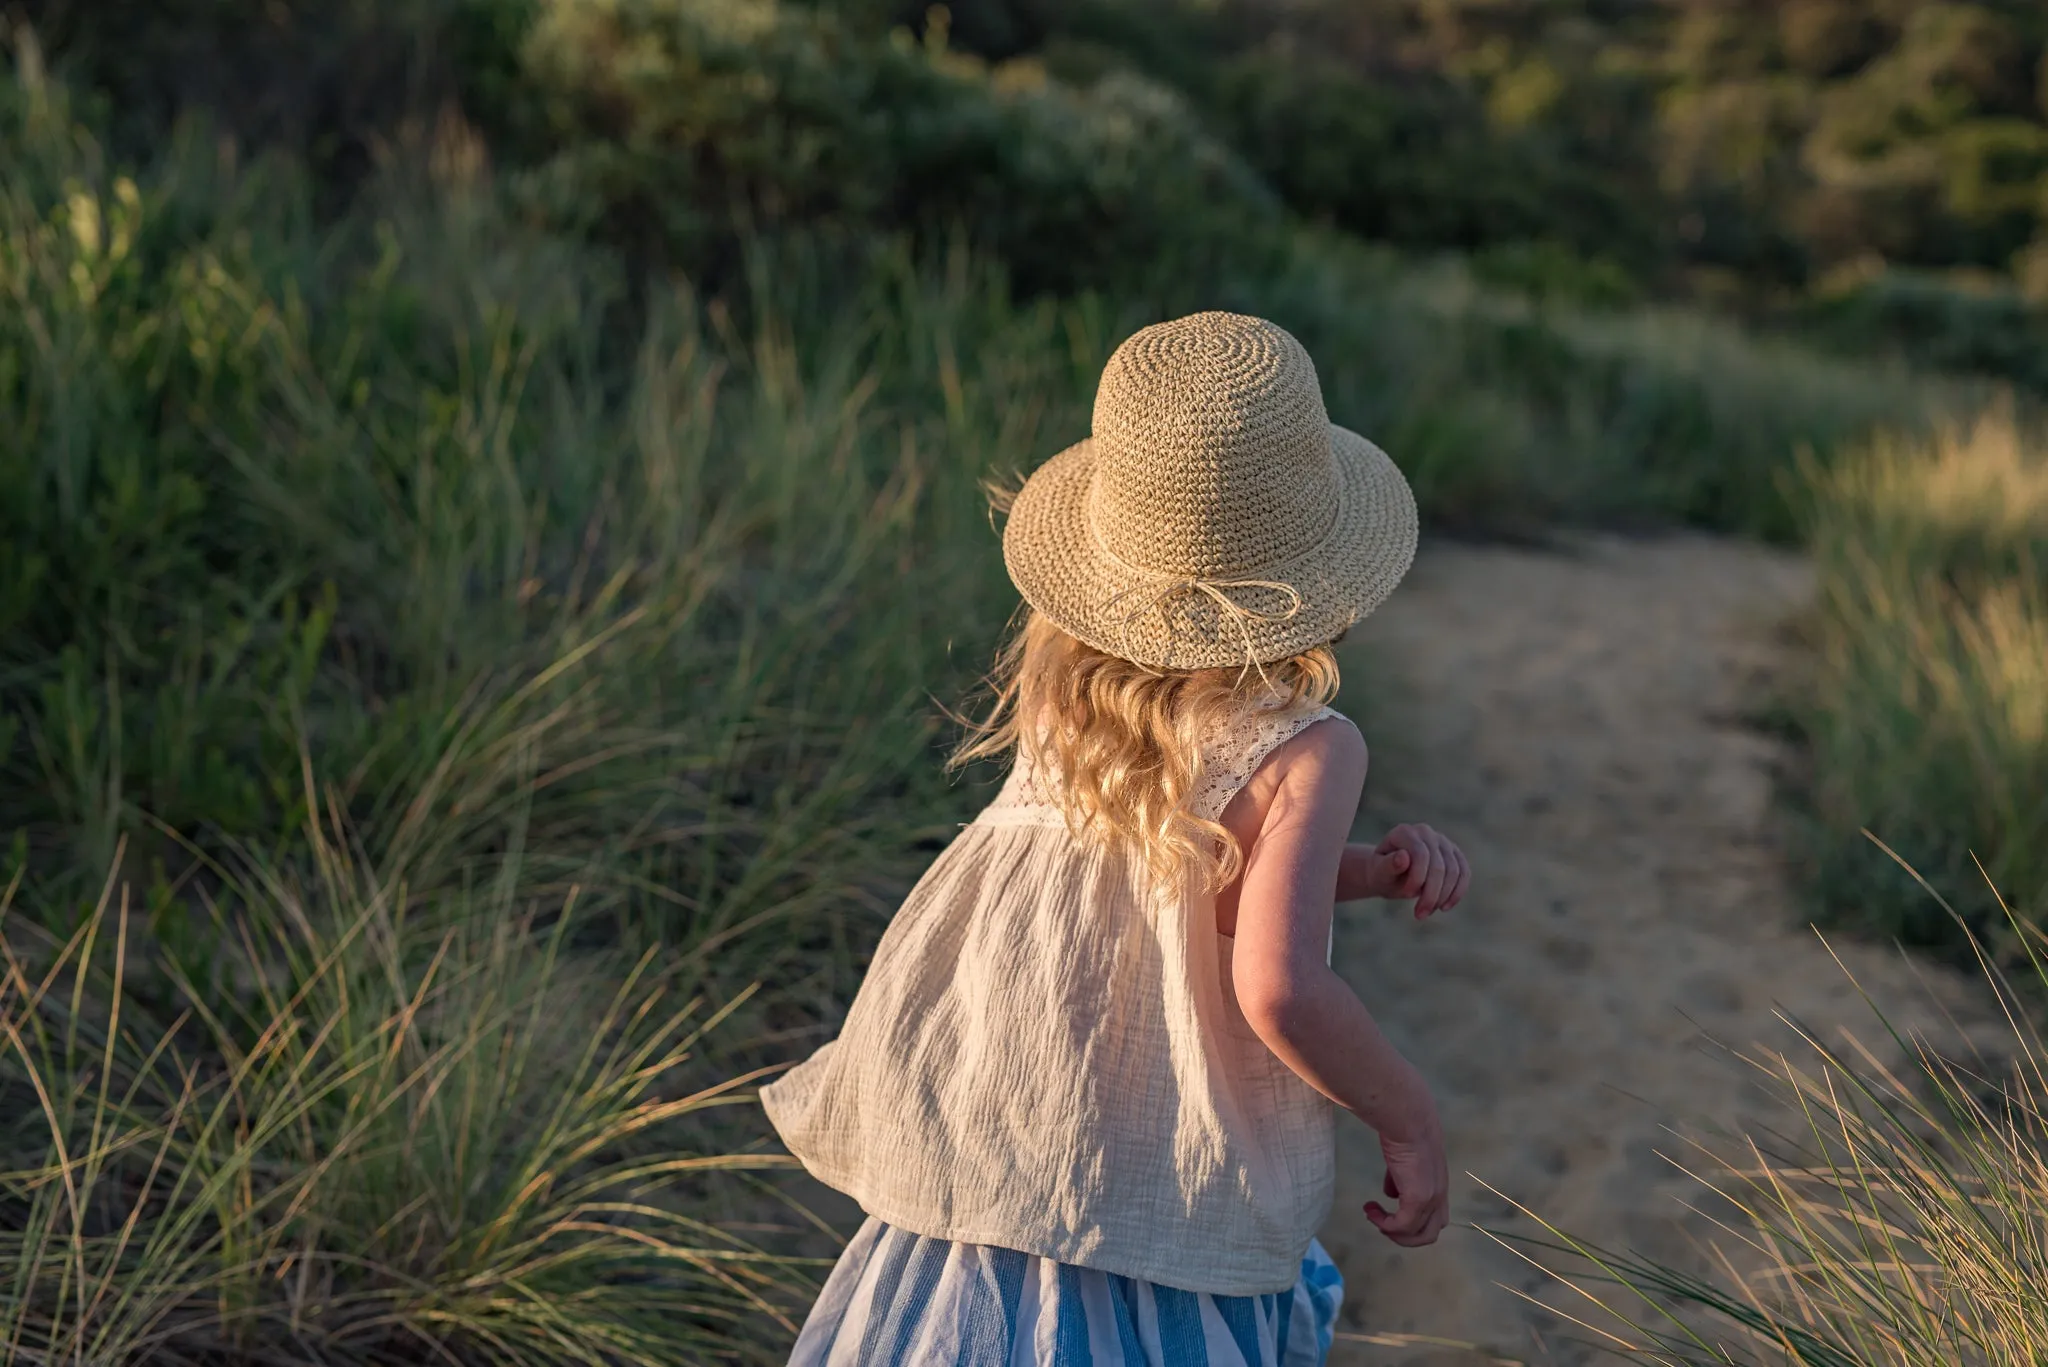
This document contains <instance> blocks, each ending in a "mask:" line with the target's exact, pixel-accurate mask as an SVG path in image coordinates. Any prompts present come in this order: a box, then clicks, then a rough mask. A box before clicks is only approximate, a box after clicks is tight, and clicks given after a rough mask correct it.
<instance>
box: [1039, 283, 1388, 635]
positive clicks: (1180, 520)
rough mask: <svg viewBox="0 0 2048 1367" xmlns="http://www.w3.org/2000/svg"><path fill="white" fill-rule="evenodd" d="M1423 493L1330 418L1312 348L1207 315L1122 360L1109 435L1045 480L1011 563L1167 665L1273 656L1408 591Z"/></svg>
mask: <svg viewBox="0 0 2048 1367" xmlns="http://www.w3.org/2000/svg"><path fill="white" fill-rule="evenodd" d="M1415 536H1416V522H1415V499H1414V496H1413V495H1412V494H1411V493H1410V492H1409V489H1408V482H1407V481H1406V480H1405V479H1403V478H1402V477H1401V472H1400V471H1399V470H1398V469H1396V468H1395V466H1394V463H1393V461H1391V460H1389V459H1388V458H1387V454H1386V452H1384V451H1382V450H1380V449H1379V447H1377V446H1374V445H1373V444H1372V443H1371V442H1369V441H1367V440H1366V439H1365V438H1364V437H1361V436H1359V435H1358V434H1357V433H1355V432H1350V431H1346V430H1345V429H1344V428H1341V427H1337V426H1335V425H1333V424H1332V423H1331V422H1330V419H1329V416H1328V414H1327V413H1325V412H1324V410H1323V395H1322V389H1321V387H1320V386H1319V385H1318V384H1317V383H1316V370H1315V366H1314V364H1313V363H1312V362H1311V361H1310V360H1309V358H1308V353H1307V352H1306V351H1304V350H1302V347H1301V343H1299V342H1297V341H1295V340H1294V338H1293V337H1291V336H1290V335H1288V334H1287V333H1286V332H1285V331H1283V330H1282V329H1280V328H1278V327H1275V326H1274V325H1273V324H1271V323H1269V322H1266V321H1265V320H1264V319H1262V318H1248V317H1245V316H1243V315H1241V314H1235V313H1197V314H1192V315H1190V316H1188V317H1186V318H1179V319H1175V320H1174V321H1172V322H1168V323H1158V324H1155V325H1153V326H1151V327H1148V328H1144V329H1142V330H1140V331H1139V332H1137V333H1135V334H1134V335H1132V336H1131V338H1130V339H1129V340H1127V341H1126V342H1125V343H1124V344H1123V345H1122V346H1120V347H1118V348H1117V349H1116V352H1115V354H1114V355H1112V356H1111V357H1110V358H1109V364H1108V365H1107V366H1106V367H1104V369H1103V372H1102V381H1101V384H1100V385H1099V386H1098V387H1097V389H1096V391H1095V422H1094V429H1093V435H1092V436H1091V437H1089V438H1087V439H1085V440H1083V441H1079V442H1076V443H1075V444H1074V445H1072V446H1070V447H1068V448H1067V449H1066V450H1064V451H1062V452H1060V453H1059V454H1058V455H1056V456H1054V457H1053V458H1052V459H1050V460H1048V461H1047V462H1046V463H1045V464H1044V465H1042V466H1040V467H1039V468H1038V470H1037V471H1035V472H1034V473H1033V474H1032V476H1031V478H1030V479H1029V480H1027V481H1026V482H1025V485H1024V487H1023V489H1022V490H1020V491H1019V492H1018V494H1017V498H1016V501H1015V503H1013V504H1012V505H1011V508H1010V516H1009V521H1008V522H1007V523H1006V524H1005V526H1004V528H1003V561H1004V563H1005V564H1006V565H1007V566H1008V568H1009V571H1010V578H1011V580H1012V581H1014V582H1015V583H1016V585H1017V589H1018V591H1019V592H1020V593H1022V594H1023V595H1024V598H1025V600H1026V601H1027V602H1029V603H1030V604H1031V606H1032V607H1034V608H1036V609H1037V610H1038V611H1039V612H1041V613H1044V614H1045V615H1046V616H1047V617H1048V618H1050V619H1051V620H1052V621H1053V622H1054V623H1055V624H1056V625H1058V626H1059V627H1061V628H1062V629H1064V630H1065V631H1067V632H1068V633H1070V634H1071V635H1074V636H1076V637H1079V638H1080V639H1081V640H1082V641H1085V642H1086V643H1088V644H1089V645H1092V646H1094V647H1095V648H1096V649H1098V650H1104V651H1108V652H1109V653H1110V654H1112V655H1116V656H1118V657H1120V658H1123V659H1126V660H1131V661H1134V662H1136V663H1138V664H1143V665H1149V666H1153V667H1156V668H1162V669H1207V668H1214V667H1217V666H1223V665H1245V664H1250V665H1260V664H1265V663H1268V662H1271V661H1274V660H1279V659H1284V658H1286V657H1287V656H1289V655H1293V654H1296V653H1298V652H1300V651H1303V650H1307V649H1309V648H1310V647H1312V646H1316V645H1320V644H1322V643H1324V642H1326V641H1329V640H1331V639H1332V638H1334V637H1336V636H1337V635H1338V634H1340V633H1341V632H1342V631H1343V630H1344V629H1345V628H1346V627H1348V626H1350V625H1351V624H1352V623H1354V622H1356V621H1358V620H1359V619H1360V618H1361V617H1364V616H1365V615H1366V614H1367V613H1369V612H1371V611H1372V610H1373V609H1374V608H1376V607H1378V606H1379V605H1380V603H1381V602H1382V601H1383V600H1385V598H1386V596H1387V595H1388V594H1389V593H1391V592H1393V589H1394V586H1395V585H1396V584H1397V583H1399V582H1400V580H1401V576H1402V575H1404V574H1406V573H1407V572H1408V566H1409V564H1410V563H1411V562H1412V561H1413V560H1414V558H1415Z"/></svg>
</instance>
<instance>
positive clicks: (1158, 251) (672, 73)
mask: <svg viewBox="0 0 2048 1367" xmlns="http://www.w3.org/2000/svg"><path fill="white" fill-rule="evenodd" d="M521 51H522V54H523V65H522V75H523V77H524V81H523V83H522V85H521V86H520V87H519V89H518V90H517V92H516V95H514V96H510V97H508V98H507V99H506V101H504V103H503V105H502V106H501V107H498V108H490V109H485V110H484V111H482V117H483V118H484V120H485V122H486V123H487V124H488V125H490V126H492V127H493V128H501V129H503V130H505V131H506V132H507V133H509V134H510V135H511V138H512V143H513V145H514V146H517V147H520V148H523V149H526V150H525V152H524V154H523V158H524V160H526V161H527V162H528V164H529V166H530V171H529V173H528V174H527V175H526V176H524V177H522V179H521V182H520V183H521V184H523V185H525V186H526V187H528V189H529V190H530V194H529V201H530V202H532V203H534V204H536V205H539V206H541V207H542V208H543V211H544V212H546V213H547V214H549V215H550V216H551V217H553V218H555V219H557V220H558V221H560V220H567V221H574V222H585V221H592V222H602V223H603V224H604V225H605V227H606V229H607V231H611V232H619V231H623V232H625V233H627V234H628V236H629V240H631V241H632V242H633V243H634V244H635V245H636V246H638V247H641V248H645V249H648V250H650V251H652V252H653V253H655V254H657V255H660V256H663V257H665V258H666V259H669V260H674V261H677V262H680V263H684V264H685V265H687V266H688V267H689V268H690V269H691V270H692V271H693V273H700V274H701V273H702V271H703V270H704V269H705V268H706V267H707V265H711V264H712V263H715V262H716V260H717V258H718V254H719V252H720V249H721V248H725V249H728V250H729V249H730V245H731V243H732V242H733V240H734V234H735V230H736V224H738V225H744V226H746V227H750V228H752V229H756V230H763V231H772V230H775V229H777V228H780V227H784V226H788V225H814V224H817V223H820V222H830V223H836V224H839V225H841V226H843V227H846V228H850V229H856V230H868V231H884V232H892V231H898V230H904V229H910V230H916V231H918V232H920V233H922V234H923V235H924V236H925V238H926V240H927V241H933V240H940V239H942V238H943V237H944V235H945V234H947V233H948V232H950V231H953V230H954V229H956V228H961V229H964V230H965V231H966V232H967V234H968V235H969V236H970V237H971V238H972V239H973V240H974V241H975V242H976V243H977V244H978V245H979V246H980V247H981V248H982V249H983V250H985V251H988V252H990V253H992V254H994V255H995V256H996V257H997V258H999V259H1000V260H1002V261H1003V262H1004V263H1005V265H1006V266H1007V268H1008V270H1009V271H1010V273H1011V275H1012V277H1013V278H1014V279H1015V280H1016V281H1017V282H1018V285H1019V287H1020V288H1022V289H1025V290H1027V291H1032V292H1037V291H1041V290H1046V289H1069V288H1072V287H1074V286H1077V285H1083V284H1115V285H1120V286H1126V287H1128V286H1129V285H1130V284H1133V283H1135V282H1137V281H1138V280H1140V279H1157V278H1159V277H1160V276H1161V275H1162V274H1173V273H1183V274H1184V273H1188V272H1191V271H1196V270H1200V269H1203V268H1206V267H1213V266H1215V265H1217V264H1219V263H1221V262H1222V261H1223V260H1225V259H1226V258H1227V257H1228V256H1229V255H1232V254H1234V253H1236V252H1239V251H1242V250H1244V249H1246V246H1247V244H1248V243H1249V241H1250V240H1251V239H1252V237H1253V235H1254V234H1255V231H1256V229H1257V226H1258V225H1259V224H1261V223H1264V222H1268V221H1270V220H1271V219H1272V218H1273V216H1274V214H1275V212H1276V210H1277V205H1276V204H1274V202H1273V201H1272V198H1271V196H1270V195H1269V194H1268V193H1267V192H1266V191H1265V189H1264V187H1263V186H1262V185H1261V184H1260V183H1259V182H1258V180H1257V179H1256V178H1255V177H1254V176H1253V175H1251V173H1250V172H1249V171H1247V170H1246V169H1245V168H1244V167H1243V165H1242V164H1241V163H1240V162H1239V161H1238V160H1237V159H1236V158H1235V157H1234V156H1232V155H1231V154H1230V153H1229V152H1228V151H1227V150H1226V149H1225V148H1224V147H1223V146H1222V145H1221V144H1219V143H1217V142H1215V141H1214V140H1213V139H1211V138H1209V137H1208V136H1207V135H1206V134H1204V133H1203V132H1202V131H1201V129H1200V128H1199V126H1198V125H1197V124H1196V122H1195V120H1194V119H1193V118H1192V116H1191V115H1190V114H1189V112H1188V111H1187V109H1186V108H1185V107H1184V104H1183V102H1182V101H1181V99H1180V98H1179V97H1178V96H1177V95H1176V94H1175V93H1174V92H1172V91H1171V90H1169V89H1168V88H1166V87H1164V86H1161V85H1158V84H1156V83H1153V82H1150V81H1147V80H1145V79H1144V78H1142V77H1139V76H1136V75H1134V74H1132V73H1130V72H1128V71H1118V72H1113V73H1110V74H1108V75H1105V76H1104V77H1103V78H1102V79H1100V80H1098V81H1095V82H1093V83H1091V84H1090V85H1088V86H1086V87H1085V88H1083V87H1074V86H1069V85H1067V84H1065V83H1062V82H1058V81H1053V80H1049V79H1047V78H1046V77H1045V75H1044V73H1043V72H1042V70H1040V69H1039V68H1038V67H1037V66H1036V65H1034V64H1030V63H1013V64H1010V65H1006V66H999V67H995V68H991V67H989V66H988V65H987V64H985V63H983V62H981V61H979V60H978V59H975V58H973V57H970V56H966V55H962V54H957V53H953V52H950V51H948V50H947V49H946V48H945V46H944V36H943V30H934V31H933V32H932V33H931V34H929V35H928V37H927V40H926V41H925V42H924V43H922V44H918V43H914V42H913V41H912V40H911V39H910V37H909V35H908V34H907V33H906V32H904V31H902V30H897V31H896V32H895V33H893V34H892V35H890V36H888V37H886V38H884V37H880V36H876V35H873V34H870V33H866V32H862V31H860V30H858V29H856V28H855V27H853V26H852V25H849V24H847V23H844V22H842V21H841V20H840V19H839V18H838V17H837V16H836V15H834V14H833V13H831V12H830V11H827V10H810V9H804V8H801V7H797V6H790V5H779V4H777V3H775V2H774V0H606V3H601V4H571V3H549V4H545V5H543V6H542V7H541V8H540V10H539V14H538V17H537V19H536V21H535V23H534V24H533V26H532V27H531V29H530V30H529V31H528V33H527V34H526V36H525V39H524V42H523V46H522V49H521Z"/></svg>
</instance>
